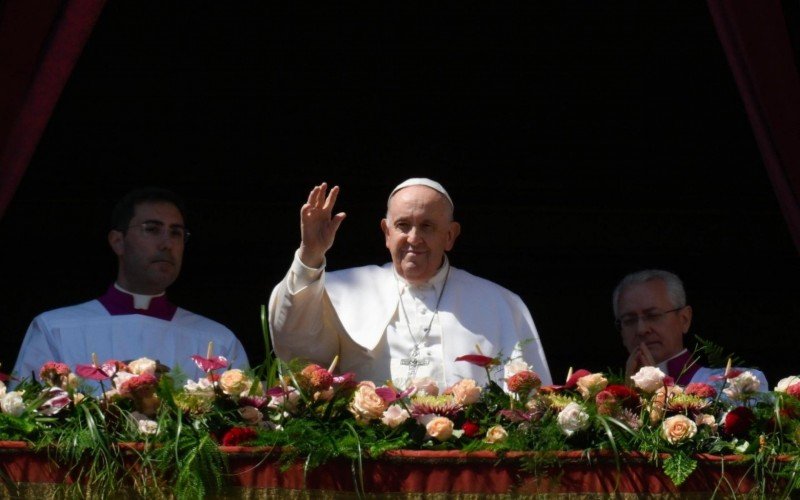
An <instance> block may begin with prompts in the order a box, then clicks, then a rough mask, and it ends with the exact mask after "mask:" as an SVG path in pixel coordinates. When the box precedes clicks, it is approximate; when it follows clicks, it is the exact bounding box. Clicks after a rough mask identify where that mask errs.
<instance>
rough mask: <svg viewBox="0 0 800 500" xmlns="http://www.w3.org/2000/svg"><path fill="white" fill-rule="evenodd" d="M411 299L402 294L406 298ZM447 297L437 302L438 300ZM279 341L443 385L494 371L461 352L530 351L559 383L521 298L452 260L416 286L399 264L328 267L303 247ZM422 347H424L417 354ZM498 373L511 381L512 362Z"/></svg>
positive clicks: (368, 372) (391, 376) (515, 354)
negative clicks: (315, 262) (310, 261)
mask: <svg viewBox="0 0 800 500" xmlns="http://www.w3.org/2000/svg"><path fill="white" fill-rule="evenodd" d="M401 300H402V303H401ZM437 302H438V307H437ZM269 324H270V332H271V336H272V343H273V349H274V350H275V353H276V354H277V356H278V357H279V358H280V359H282V360H284V361H290V360H292V359H306V360H309V361H311V362H314V363H317V364H319V365H321V366H324V367H327V366H328V365H329V364H330V363H331V362H332V360H333V359H334V357H335V356H336V355H339V357H340V359H339V365H338V371H339V372H354V373H355V374H356V378H357V380H359V381H361V380H370V381H373V382H375V383H376V384H377V385H382V384H384V383H386V382H387V381H392V382H393V383H394V384H395V385H396V386H398V387H406V386H407V384H408V382H409V381H410V379H412V378H420V377H432V378H434V379H435V380H436V381H437V383H438V385H439V387H440V388H442V389H443V388H445V387H449V386H450V385H452V384H454V383H456V382H458V381H459V380H461V379H465V378H469V379H474V380H475V381H476V382H478V384H485V383H486V382H487V380H486V370H485V369H484V368H481V367H478V366H475V365H473V364H471V363H468V362H466V361H455V359H456V358H457V357H459V356H463V355H466V354H477V353H482V354H484V355H486V356H490V357H497V356H499V357H501V358H502V360H503V361H506V360H507V359H519V358H522V359H523V360H524V361H525V362H526V363H528V364H529V365H531V367H532V369H533V370H534V371H536V372H537V373H538V374H539V376H540V377H541V379H542V384H544V385H549V384H551V383H552V379H551V377H550V369H549V367H548V365H547V360H546V358H545V354H544V349H543V348H542V344H541V341H540V340H539V335H538V333H537V331H536V327H535V325H534V323H533V318H532V317H531V314H530V312H529V311H528V308H527V307H526V306H525V304H524V302H522V299H520V297H519V296H518V295H516V294H514V293H513V292H511V291H509V290H507V289H506V288H503V287H501V286H500V285H498V284H496V283H493V282H491V281H488V280H486V279H483V278H479V277H477V276H474V275H472V274H470V273H468V272H466V271H463V270H460V269H456V268H455V267H452V266H450V265H449V263H448V262H447V261H446V260H445V265H444V266H442V268H441V269H440V270H439V272H438V273H437V275H436V276H435V277H434V278H432V279H431V280H430V281H429V282H428V283H427V284H426V285H423V286H412V285H409V284H408V283H406V282H405V281H403V280H402V279H401V278H400V277H399V276H398V275H397V274H396V273H395V271H394V267H393V265H392V263H391V262H390V263H387V264H384V265H383V266H364V267H356V268H350V269H344V270H340V271H332V272H325V271H324V265H323V267H322V268H320V269H313V268H309V267H307V266H305V265H304V264H303V263H302V262H301V261H300V259H299V258H298V257H297V253H295V257H294V261H293V262H292V266H291V268H290V269H289V272H288V273H287V275H286V277H285V278H284V279H283V281H281V282H280V283H279V284H278V285H277V286H276V287H275V288H274V289H273V290H272V294H271V296H270V299H269ZM414 346H417V347H419V353H418V355H417V356H413V355H412V354H413V351H414ZM499 368H500V369H499V370H494V371H493V372H492V379H493V380H495V381H497V382H502V378H503V370H502V367H499Z"/></svg>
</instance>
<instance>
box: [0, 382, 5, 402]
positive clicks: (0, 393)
mask: <svg viewBox="0 0 800 500" xmlns="http://www.w3.org/2000/svg"><path fill="white" fill-rule="evenodd" d="M5 395H6V384H4V383H3V381H2V380H0V398H1V397H3V396H5Z"/></svg>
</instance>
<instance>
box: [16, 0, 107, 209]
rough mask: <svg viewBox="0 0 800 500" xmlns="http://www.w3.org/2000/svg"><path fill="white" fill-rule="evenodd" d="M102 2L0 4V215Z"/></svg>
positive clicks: (56, 0) (28, 0)
mask: <svg viewBox="0 0 800 500" xmlns="http://www.w3.org/2000/svg"><path fill="white" fill-rule="evenodd" d="M104 5H105V0H7V1H5V2H0V218H2V216H3V213H4V212H5V210H6V208H7V207H8V204H9V203H10V202H11V198H13V196H14V192H15V191H16V190H17V187H18V186H19V183H20V181H21V180H22V174H23V173H24V172H25V169H26V168H27V166H28V163H29V162H30V159H31V157H32V156H33V152H34V151H35V150H36V145H37V143H38V142H39V139H40V138H41V136H42V133H43V132H44V129H45V126H46V125H47V122H48V120H49V119H50V115H51V114H52V112H53V108H55V105H56V102H58V98H59V96H60V95H61V91H62V89H63V88H64V85H65V84H66V82H67V79H68V78H69V75H70V73H71V72H72V69H73V68H74V67H75V63H76V62H77V60H78V57H79V56H80V54H81V51H82V50H83V47H84V45H85V44H86V40H88V38H89V35H90V34H91V32H92V28H93V27H94V24H95V22H96V21H97V18H98V17H99V16H100V12H101V11H102V10H103V6H104Z"/></svg>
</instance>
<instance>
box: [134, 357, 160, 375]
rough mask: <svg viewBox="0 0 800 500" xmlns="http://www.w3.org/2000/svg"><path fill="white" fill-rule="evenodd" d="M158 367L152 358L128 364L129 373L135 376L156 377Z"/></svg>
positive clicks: (140, 359)
mask: <svg viewBox="0 0 800 500" xmlns="http://www.w3.org/2000/svg"><path fill="white" fill-rule="evenodd" d="M157 366H158V365H157V364H156V362H155V361H153V360H152V359H150V358H139V359H136V360H133V361H131V362H130V363H128V371H129V372H131V373H133V374H134V375H144V374H148V375H155V374H156V368H157Z"/></svg>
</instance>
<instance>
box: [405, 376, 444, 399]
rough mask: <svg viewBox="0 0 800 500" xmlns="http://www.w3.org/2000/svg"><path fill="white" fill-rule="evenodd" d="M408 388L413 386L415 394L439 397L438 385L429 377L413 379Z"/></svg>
mask: <svg viewBox="0 0 800 500" xmlns="http://www.w3.org/2000/svg"><path fill="white" fill-rule="evenodd" d="M409 386H414V387H416V388H417V392H416V393H417V394H419V393H424V394H427V395H428V396H438V395H439V384H437V383H436V380H434V379H433V378H431V377H419V378H415V379H414V380H412V381H411V383H410V384H409Z"/></svg>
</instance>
